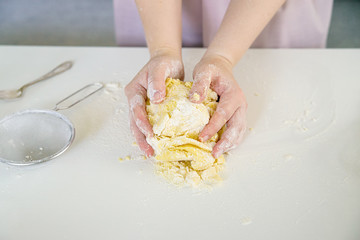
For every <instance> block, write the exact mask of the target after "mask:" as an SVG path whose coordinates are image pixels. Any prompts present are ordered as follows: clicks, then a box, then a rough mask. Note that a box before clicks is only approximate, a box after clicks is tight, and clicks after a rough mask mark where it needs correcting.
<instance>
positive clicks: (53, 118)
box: [0, 83, 104, 165]
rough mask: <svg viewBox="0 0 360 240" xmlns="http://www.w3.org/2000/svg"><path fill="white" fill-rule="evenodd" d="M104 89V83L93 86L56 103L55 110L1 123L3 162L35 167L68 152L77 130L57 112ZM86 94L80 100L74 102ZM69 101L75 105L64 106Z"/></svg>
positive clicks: (27, 112) (16, 116) (28, 112)
mask: <svg viewBox="0 0 360 240" xmlns="http://www.w3.org/2000/svg"><path fill="white" fill-rule="evenodd" d="M103 87H104V84H102V83H93V84H89V85H86V86H85V87H83V88H81V89H80V90H78V91H76V92H74V93H73V94H71V95H69V96H68V97H66V98H64V99H63V100H61V101H59V102H58V103H56V105H55V108H54V109H52V110H36V109H35V110H24V111H20V112H16V113H13V114H11V115H9V116H6V117H4V118H3V119H1V120H0V161H1V162H4V163H8V164H11V165H31V164H35V163H41V162H45V161H48V160H50V159H53V158H55V157H57V156H59V155H60V154H62V153H63V152H65V150H66V149H68V148H69V147H70V145H71V143H72V142H73V140H74V137H75V128H74V126H73V124H72V123H71V122H70V120H69V119H68V118H67V117H65V116H64V115H62V114H60V113H58V112H57V111H58V110H64V109H68V108H70V107H72V106H74V105H75V104H77V103H79V102H81V101H82V100H84V99H85V98H87V97H89V96H90V95H92V94H94V93H96V92H97V91H99V90H101V89H102V88H103ZM84 93H85V95H84V96H82V97H81V98H79V99H78V100H76V101H73V100H72V98H73V97H75V96H78V95H81V94H84ZM66 100H69V101H70V102H71V103H70V104H67V105H64V106H61V105H62V104H64V102H66Z"/></svg>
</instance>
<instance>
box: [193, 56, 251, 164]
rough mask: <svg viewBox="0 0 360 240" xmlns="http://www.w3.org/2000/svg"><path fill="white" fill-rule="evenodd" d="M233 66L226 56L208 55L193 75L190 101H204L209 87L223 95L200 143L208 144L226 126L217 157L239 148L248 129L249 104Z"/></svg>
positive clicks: (214, 150)
mask: <svg viewBox="0 0 360 240" xmlns="http://www.w3.org/2000/svg"><path fill="white" fill-rule="evenodd" d="M232 67H233V64H232V63H231V62H230V61H229V60H227V59H226V58H225V57H223V56H220V55H211V56H209V55H208V56H204V57H203V58H202V59H201V61H200V62H199V63H198V64H197V65H196V67H195V69H194V72H193V78H194V85H193V87H192V89H191V91H190V101H192V102H195V103H200V102H202V101H203V100H204V99H205V97H206V94H207V90H208V89H209V87H210V88H211V89H213V90H214V91H215V92H216V93H217V94H218V95H219V96H220V100H219V103H218V105H217V108H216V111H215V113H214V114H213V116H212V117H211V119H210V121H209V123H208V124H207V125H206V126H205V127H204V129H203V130H202V131H201V133H200V135H199V139H200V141H202V142H204V141H207V140H208V139H210V138H211V137H212V136H213V135H215V134H216V133H217V132H218V131H219V130H220V129H221V128H222V127H223V126H224V124H226V126H227V128H226V130H225V131H224V133H223V134H222V136H221V139H220V140H219V141H218V142H217V143H216V145H215V146H214V148H213V152H212V154H213V155H214V157H215V158H218V157H219V156H220V155H221V154H222V153H224V152H226V151H228V150H230V149H232V148H234V147H236V146H237V145H238V144H239V143H240V141H241V139H242V137H243V135H244V133H245V130H246V109H247V103H246V99H245V96H244V94H243V92H242V90H241V88H240V87H239V85H238V84H237V82H236V81H235V79H234V76H233V74H232Z"/></svg>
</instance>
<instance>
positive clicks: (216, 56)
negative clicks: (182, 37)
mask: <svg viewBox="0 0 360 240" xmlns="http://www.w3.org/2000/svg"><path fill="white" fill-rule="evenodd" d="M201 60H202V61H207V62H215V63H219V64H221V65H223V66H225V67H226V68H228V69H229V70H232V69H233V67H234V66H235V63H234V61H232V60H231V59H229V58H228V57H227V56H225V55H224V54H221V53H219V52H214V51H211V50H208V51H206V53H205V54H204V56H203V57H202V59H201Z"/></svg>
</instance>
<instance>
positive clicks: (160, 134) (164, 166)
mask: <svg viewBox="0 0 360 240" xmlns="http://www.w3.org/2000/svg"><path fill="white" fill-rule="evenodd" d="M191 87H192V82H183V81H180V80H178V79H172V78H168V79H166V98H165V100H164V101H163V102H162V103H160V104H152V103H151V102H150V101H149V99H147V101H146V111H147V113H148V118H149V122H150V124H151V125H152V126H153V130H154V137H152V138H147V142H148V143H149V144H150V145H151V146H152V147H153V149H154V150H155V160H156V163H155V167H156V173H157V174H158V175H160V176H162V177H164V178H165V179H166V180H168V181H169V182H170V183H172V184H175V185H182V186H184V185H186V186H193V187H197V186H201V185H213V184H215V183H219V182H220V181H222V178H221V176H220V173H221V172H222V171H223V169H224V165H225V158H224V156H223V155H221V156H220V157H219V158H217V159H215V158H214V157H213V156H212V154H211V152H212V149H213V147H214V145H215V144H216V142H217V141H218V140H219V139H220V137H221V134H222V132H223V131H224V127H223V128H222V129H221V130H220V131H219V132H218V133H216V134H215V135H214V136H213V137H212V138H211V139H209V140H208V141H206V142H200V141H199V133H200V132H201V130H202V129H203V128H204V126H205V125H206V124H207V123H208V122H209V119H210V117H211V116H212V115H213V113H214V112H215V110H216V106H217V99H218V96H217V94H216V93H215V92H214V91H212V90H210V89H209V91H208V93H207V96H206V97H205V100H204V101H203V102H202V103H192V102H191V101H190V100H189V94H190V89H191ZM195 94H196V93H195ZM195 94H194V95H193V97H196V96H195ZM197 97H199V99H200V96H199V95H198V94H197Z"/></svg>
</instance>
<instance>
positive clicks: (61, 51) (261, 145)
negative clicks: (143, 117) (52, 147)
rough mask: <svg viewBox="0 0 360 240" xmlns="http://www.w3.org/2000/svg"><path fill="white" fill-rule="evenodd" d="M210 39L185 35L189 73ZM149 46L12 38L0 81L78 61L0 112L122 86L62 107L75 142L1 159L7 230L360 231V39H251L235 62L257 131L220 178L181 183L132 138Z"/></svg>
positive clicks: (96, 234)
mask: <svg viewBox="0 0 360 240" xmlns="http://www.w3.org/2000/svg"><path fill="white" fill-rule="evenodd" d="M203 52H204V50H203V49H184V51H183V53H184V63H185V66H186V80H191V79H190V76H191V74H192V73H191V70H192V68H193V66H194V65H195V64H196V62H197V61H198V60H199V59H200V57H201V54H202V53H203ZM147 59H148V54H147V50H146V49H144V48H137V49H136V48H84V47H12V46H2V47H0V89H8V88H15V87H19V86H21V85H22V84H24V83H26V82H28V81H31V80H33V79H35V78H36V77H39V76H40V75H42V74H44V73H46V72H47V71H48V70H50V69H52V68H53V67H55V66H56V65H58V64H59V63H61V62H63V61H65V60H73V61H74V66H73V68H72V69H71V70H70V71H68V72H66V73H63V74H62V75H59V76H56V77H54V78H52V79H49V80H47V81H45V82H42V83H39V84H38V85H35V86H32V87H29V88H28V89H26V90H25V93H24V95H23V96H22V97H21V98H20V99H18V100H13V101H2V100H0V118H2V117H4V116H5V115H8V114H10V113H13V112H16V111H18V110H22V109H27V108H39V109H49V108H52V107H53V105H54V104H55V103H56V102H57V101H59V100H60V99H62V98H64V97H66V96H67V95H69V94H70V93H72V92H74V91H75V90H78V89H79V88H81V87H82V86H84V85H86V84H88V83H92V82H97V81H100V82H105V83H111V82H115V83H120V85H121V86H122V87H120V88H116V87H110V88H108V89H107V90H104V91H102V92H99V93H97V94H95V95H94V96H92V97H91V98H90V99H87V100H86V101H84V102H82V103H80V104H78V105H76V106H74V107H73V108H72V109H69V110H66V111H62V112H61V113H63V114H64V115H66V116H67V117H68V118H69V119H71V121H72V122H73V123H74V125H75V128H76V131H77V135H76V138H75V141H74V143H73V144H72V146H71V147H70V148H69V149H68V151H66V152H65V153H64V154H63V155H61V156H59V157H58V158H56V159H54V160H51V161H49V162H46V163H43V164H38V165H34V166H29V167H14V166H9V165H7V164H4V163H0V239H1V240H2V239H4V240H10V239H11V240H15V239H16V240H17V239H37V240H42V239H44V240H45V239H46V240H47V239H53V240H57V239H89V240H91V239H277V240H280V239H293V240H295V239H327V240H332V239H334V240H335V239H336V240H338V239H342V240H345V239H347V240H350V239H351V240H356V239H360V67H359V63H360V50H351V49H349V50H249V51H248V52H247V54H246V55H245V56H244V57H243V59H242V60H241V62H240V63H239V64H238V65H237V66H236V68H235V69H234V74H235V76H236V79H237V80H238V82H239V84H240V86H241V87H242V88H243V90H244V92H245V94H246V97H247V100H248V103H249V109H248V117H247V118H248V127H249V128H251V131H250V130H249V131H248V132H247V134H246V137H245V139H244V141H243V144H242V145H241V146H240V147H239V148H237V149H236V150H233V151H232V152H231V154H230V155H229V156H228V157H227V165H226V169H227V170H226V173H225V179H224V181H223V183H222V184H220V185H218V186H215V187H213V188H212V189H211V190H209V189H207V190H205V189H191V188H177V187H174V186H172V185H169V184H168V183H167V182H166V181H164V180H163V179H162V178H160V177H158V176H156V175H155V174H154V167H153V165H152V163H151V161H150V160H143V159H142V158H141V156H140V154H141V153H140V151H139V150H138V149H137V147H136V146H133V141H134V140H133V138H132V137H131V134H130V131H129V128H128V118H127V105H126V99H125V96H124V93H123V87H124V86H125V85H126V83H128V82H129V81H130V80H131V79H132V77H133V76H134V75H135V74H136V72H137V71H138V70H139V69H140V68H141V67H142V66H143V65H144V64H145V63H146V61H147ZM128 155H129V156H131V160H125V161H119V160H118V159H119V157H126V156H128Z"/></svg>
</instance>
